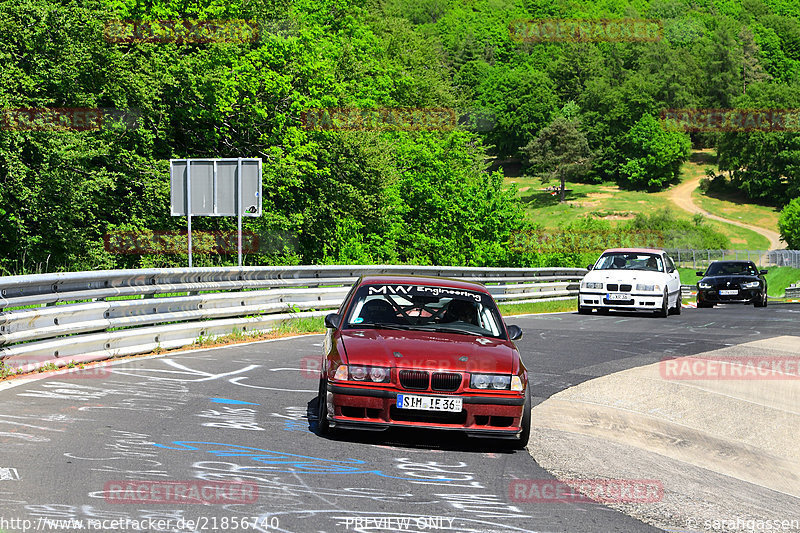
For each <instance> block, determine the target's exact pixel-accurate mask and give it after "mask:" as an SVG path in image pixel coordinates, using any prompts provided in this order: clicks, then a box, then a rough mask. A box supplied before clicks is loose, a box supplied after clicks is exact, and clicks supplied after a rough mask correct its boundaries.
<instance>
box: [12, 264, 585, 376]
mask: <svg viewBox="0 0 800 533" xmlns="http://www.w3.org/2000/svg"><path fill="white" fill-rule="evenodd" d="M585 273H586V270H584V269H582V268H493V269H488V268H466V267H430V266H407V265H398V266H386V265H348V266H338V265H337V266H279V267H206V268H190V269H181V268H175V269H145V270H106V271H93V272H64V273H56V274H33V275H24V276H8V277H0V360H2V361H3V363H4V364H6V365H7V366H11V367H14V368H17V367H19V368H22V369H23V370H25V371H30V370H34V369H35V368H37V367H39V366H41V365H43V364H47V363H53V364H55V365H56V366H64V365H66V364H68V363H70V362H75V363H81V362H88V361H97V360H102V359H108V358H112V357H118V356H124V355H134V354H140V353H148V352H151V351H154V350H157V349H159V348H161V349H171V348H179V347H182V346H186V345H189V344H192V343H193V342H195V341H196V340H197V339H198V338H199V337H213V336H221V335H226V334H230V333H233V332H234V331H237V330H238V331H241V332H247V333H251V332H263V331H266V330H269V329H272V328H274V327H275V326H277V325H278V324H280V323H281V322H283V321H286V320H289V319H291V318H297V317H308V316H321V315H324V314H326V313H328V312H330V311H328V310H330V309H333V308H336V307H338V306H339V304H340V303H341V302H342V300H343V299H344V297H345V295H346V294H347V291H348V290H349V288H350V286H351V285H352V283H353V282H355V281H356V279H357V278H358V276H360V275H369V274H372V275H375V274H401V275H403V274H405V275H423V276H446V277H453V278H461V279H465V280H470V281H478V282H481V283H484V284H485V285H486V286H487V289H488V290H489V292H490V293H492V295H493V296H494V298H495V299H496V300H498V302H501V303H521V302H530V301H542V300H553V299H565V298H573V297H575V296H577V294H578V286H579V282H580V279H581V278H582V277H583V275H584V274H585ZM159 295H161V296H159ZM120 298H124V299H120Z"/></svg>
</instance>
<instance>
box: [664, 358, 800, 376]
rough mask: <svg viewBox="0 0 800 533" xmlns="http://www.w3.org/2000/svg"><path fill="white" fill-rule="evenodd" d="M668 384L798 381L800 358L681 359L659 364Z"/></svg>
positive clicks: (666, 360) (665, 360)
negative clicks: (668, 381)
mask: <svg viewBox="0 0 800 533" xmlns="http://www.w3.org/2000/svg"><path fill="white" fill-rule="evenodd" d="M658 369H659V373H660V374H661V377H662V378H664V379H669V380H673V379H674V380H692V379H697V380H751V379H752V380H785V379H800V356H785V357H771V356H766V357H748V356H740V357H736V356H730V357H719V356H713V357H680V358H677V359H663V360H661V361H660V362H659V364H658Z"/></svg>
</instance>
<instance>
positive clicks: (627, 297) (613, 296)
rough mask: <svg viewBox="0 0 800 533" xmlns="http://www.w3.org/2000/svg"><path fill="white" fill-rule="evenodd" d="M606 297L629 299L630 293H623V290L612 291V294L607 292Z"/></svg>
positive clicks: (610, 298)
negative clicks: (618, 291)
mask: <svg viewBox="0 0 800 533" xmlns="http://www.w3.org/2000/svg"><path fill="white" fill-rule="evenodd" d="M608 299H609V300H630V299H631V295H630V294H627V293H624V292H620V293H614V294H612V293H609V294H608Z"/></svg>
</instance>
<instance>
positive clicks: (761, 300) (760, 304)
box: [753, 291, 768, 307]
mask: <svg viewBox="0 0 800 533" xmlns="http://www.w3.org/2000/svg"><path fill="white" fill-rule="evenodd" d="M767 299H768V298H767V291H764V295H763V296H762V297H761V298H759V299H758V300H756V301H754V302H753V306H755V307H766V306H767Z"/></svg>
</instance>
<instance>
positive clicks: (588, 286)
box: [581, 281, 603, 289]
mask: <svg viewBox="0 0 800 533" xmlns="http://www.w3.org/2000/svg"><path fill="white" fill-rule="evenodd" d="M581 286H582V287H583V288H584V289H602V288H603V284H602V283H598V282H596V281H584V282H583V283H581Z"/></svg>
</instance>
